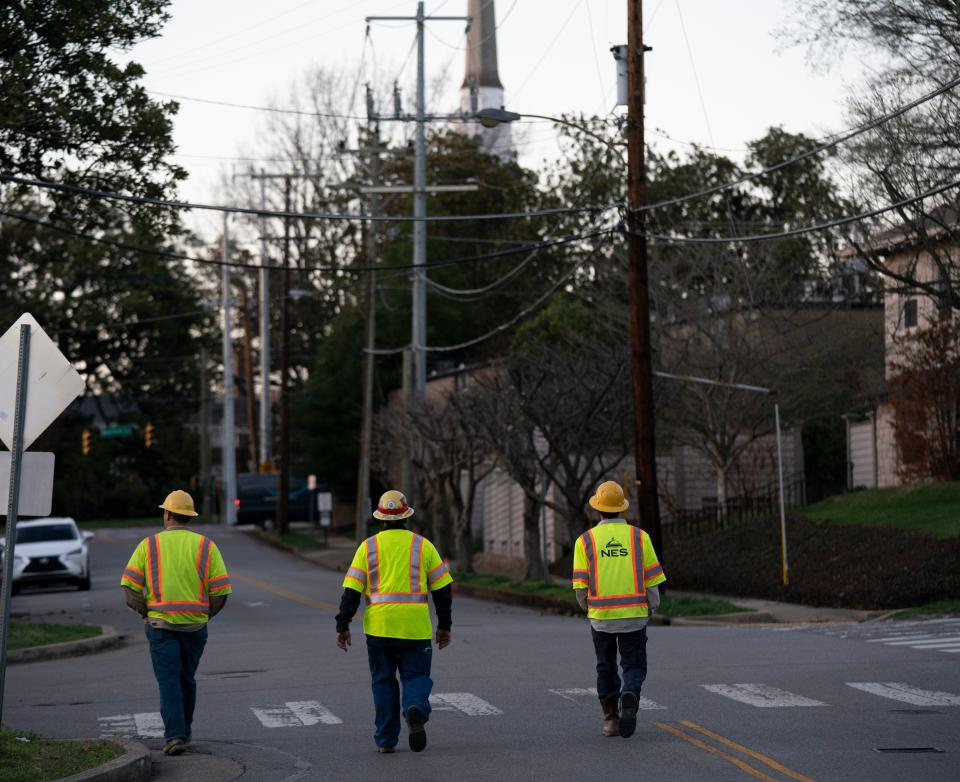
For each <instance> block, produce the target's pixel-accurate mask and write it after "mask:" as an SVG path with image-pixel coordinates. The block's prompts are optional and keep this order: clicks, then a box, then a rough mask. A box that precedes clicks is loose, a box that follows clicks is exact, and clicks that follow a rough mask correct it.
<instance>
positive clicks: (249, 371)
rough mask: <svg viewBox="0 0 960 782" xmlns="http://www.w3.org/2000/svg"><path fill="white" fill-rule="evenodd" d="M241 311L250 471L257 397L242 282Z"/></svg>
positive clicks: (254, 447) (247, 303) (254, 464)
mask: <svg viewBox="0 0 960 782" xmlns="http://www.w3.org/2000/svg"><path fill="white" fill-rule="evenodd" d="M240 313H241V317H242V318H243V387H244V396H245V397H246V403H247V449H248V450H249V459H248V461H249V468H248V469H249V471H250V472H257V427H256V423H255V420H256V418H255V412H256V411H255V399H256V393H255V391H254V388H253V350H252V348H251V344H250V343H251V341H252V340H253V327H252V324H251V323H250V297H249V296H248V295H247V283H246V281H245V280H244V281H243V282H241V283H240Z"/></svg>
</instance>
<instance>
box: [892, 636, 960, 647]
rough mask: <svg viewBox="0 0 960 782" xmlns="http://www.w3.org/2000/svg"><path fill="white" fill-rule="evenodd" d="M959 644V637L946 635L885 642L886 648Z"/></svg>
mask: <svg viewBox="0 0 960 782" xmlns="http://www.w3.org/2000/svg"><path fill="white" fill-rule="evenodd" d="M957 642H960V635H948V636H936V635H922V636H920V637H919V638H909V639H907V640H902V639H900V638H898V639H897V640H896V641H886V642H885V643H886V645H887V646H915V647H921V646H927V645H928V644H951V643H957Z"/></svg>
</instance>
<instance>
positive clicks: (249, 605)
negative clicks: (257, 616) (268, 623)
mask: <svg viewBox="0 0 960 782" xmlns="http://www.w3.org/2000/svg"><path fill="white" fill-rule="evenodd" d="M244 605H245V606H247V607H249V608H260V607H261V606H265V605H266V603H264V602H263V601H262V600H258V601H257V602H256V603H244Z"/></svg>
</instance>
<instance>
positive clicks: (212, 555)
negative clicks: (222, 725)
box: [120, 491, 231, 755]
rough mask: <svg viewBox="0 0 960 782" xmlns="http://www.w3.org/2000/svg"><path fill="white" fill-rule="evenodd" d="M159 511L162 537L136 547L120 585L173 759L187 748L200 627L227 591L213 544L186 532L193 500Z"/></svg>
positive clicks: (175, 500) (177, 500) (181, 499)
mask: <svg viewBox="0 0 960 782" xmlns="http://www.w3.org/2000/svg"><path fill="white" fill-rule="evenodd" d="M160 507H161V508H162V509H163V531H162V532H160V533H158V534H156V535H151V536H150V537H148V538H145V539H144V540H142V541H140V544H139V545H138V546H137V548H136V550H135V551H134V552H133V556H132V557H130V561H129V562H128V563H127V567H126V568H125V569H124V571H123V577H122V578H121V579H120V584H121V586H122V587H123V595H124V598H125V599H126V602H127V605H128V606H129V607H130V608H132V609H133V610H134V611H136V612H137V613H138V614H140V616H142V617H143V618H144V625H145V630H146V634H147V640H148V641H149V642H150V660H151V661H152V662H153V673H154V675H155V676H156V679H157V684H158V685H159V686H160V716H161V717H162V718H163V735H164V738H165V739H166V746H164V748H163V751H164V753H165V754H167V755H180V754H181V753H182V752H183V751H184V750H185V749H186V746H187V744H188V743H189V742H190V731H191V725H192V723H193V711H194V707H195V706H196V702H197V683H196V680H195V678H194V675H195V674H196V671H197V666H198V665H199V663H200V656H201V655H202V654H203V647H204V645H205V644H206V642H207V622H208V621H209V620H210V618H212V617H214V616H216V615H217V614H218V613H219V612H220V610H221V609H222V608H223V606H224V604H225V603H226V602H227V595H229V594H230V592H231V588H230V578H229V576H228V575H227V569H226V567H225V566H224V564H223V557H222V556H221V555H220V550H219V549H218V548H217V545H216V543H214V542H213V541H212V540H210V539H209V538H207V537H205V536H204V535H199V534H197V533H196V532H194V531H193V530H190V529H187V523H188V522H189V521H190V519H191V518H192V517H194V516H196V515H197V513H196V511H195V510H194V507H193V498H192V497H191V496H190V495H189V494H187V493H186V492H185V491H173V492H170V494H168V495H167V498H166V500H164V503H163V505H161V506H160Z"/></svg>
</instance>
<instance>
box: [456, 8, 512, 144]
mask: <svg viewBox="0 0 960 782" xmlns="http://www.w3.org/2000/svg"><path fill="white" fill-rule="evenodd" d="M467 15H468V16H469V17H470V18H471V22H470V30H469V32H468V33H467V48H466V67H465V69H464V75H463V84H462V85H461V86H460V110H461V111H462V112H463V113H464V114H473V113H474V112H476V111H479V110H480V109H489V108H493V109H500V108H503V107H504V92H503V84H502V83H501V82H500V74H499V72H498V69H497V16H496V10H495V7H494V0H469V3H468V6H467ZM464 132H466V133H468V134H469V135H471V136H479V137H480V147H481V149H482V150H483V151H484V152H487V153H489V154H491V155H496V156H497V157H499V158H500V159H501V160H503V161H504V162H507V161H510V160H513V159H514V157H515V156H516V153H515V151H514V148H513V142H512V139H511V133H510V123H501V124H500V125H498V126H496V127H494V128H484V127H482V126H481V125H480V123H479V122H465V123H464Z"/></svg>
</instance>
